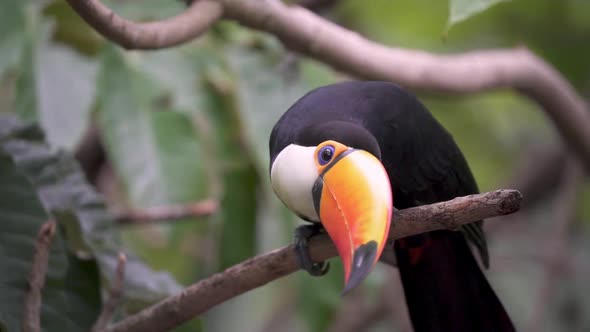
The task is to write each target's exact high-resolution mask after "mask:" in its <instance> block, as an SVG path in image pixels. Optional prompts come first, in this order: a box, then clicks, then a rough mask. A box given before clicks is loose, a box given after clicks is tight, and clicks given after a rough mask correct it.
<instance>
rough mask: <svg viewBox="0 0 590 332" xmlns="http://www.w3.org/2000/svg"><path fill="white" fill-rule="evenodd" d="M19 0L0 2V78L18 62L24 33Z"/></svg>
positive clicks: (22, 15)
mask: <svg viewBox="0 0 590 332" xmlns="http://www.w3.org/2000/svg"><path fill="white" fill-rule="evenodd" d="M22 2H23V1H21V0H2V1H0V77H1V76H2V75H3V74H4V72H5V71H6V70H7V69H8V68H10V67H11V66H13V65H15V64H16V63H17V62H18V57H19V55H20V52H21V49H22V46H23V41H24V31H25V13H24V6H23V4H22Z"/></svg>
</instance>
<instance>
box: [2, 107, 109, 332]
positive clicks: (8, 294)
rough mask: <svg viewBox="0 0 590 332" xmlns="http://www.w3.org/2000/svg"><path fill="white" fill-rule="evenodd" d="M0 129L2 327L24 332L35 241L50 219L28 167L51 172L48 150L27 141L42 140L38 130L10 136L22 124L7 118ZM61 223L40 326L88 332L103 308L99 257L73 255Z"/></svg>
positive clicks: (55, 243)
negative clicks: (28, 174)
mask: <svg viewBox="0 0 590 332" xmlns="http://www.w3.org/2000/svg"><path fill="white" fill-rule="evenodd" d="M0 128H2V131H1V132H0V220H1V221H0V271H2V273H0V326H3V327H4V329H5V330H6V331H20V330H21V328H20V324H21V319H22V317H23V309H24V298H25V295H26V293H27V291H28V283H27V278H28V276H29V274H30V270H31V264H32V257H33V251H34V246H35V239H36V237H37V233H38V231H39V229H40V227H41V225H42V224H43V223H44V222H46V221H47V220H48V219H50V218H51V217H50V214H48V213H47V212H46V210H45V207H44V205H43V203H42V202H41V200H40V199H39V196H38V191H37V188H36V186H35V185H34V184H33V183H32V182H31V180H30V178H28V176H26V173H27V171H26V170H25V168H27V167H35V168H36V169H37V170H38V171H39V172H40V173H43V172H44V171H47V170H48V169H47V167H46V166H47V165H46V164H45V163H44V162H43V161H44V159H45V157H46V153H45V151H43V150H39V149H36V148H35V147H33V146H32V145H30V143H29V142H28V140H29V139H38V138H39V136H40V134H39V132H38V131H36V130H35V129H34V128H31V127H28V128H26V127H25V128H20V129H22V130H20V131H18V130H17V131H16V132H11V131H10V129H19V128H18V124H17V123H16V121H14V119H11V118H7V117H6V116H2V117H0ZM47 180H49V179H47ZM49 182H50V181H49ZM53 184H54V183H47V184H46V185H53ZM57 221H58V222H60V220H59V219H58V220H57ZM59 225H60V226H59V227H58V230H57V232H56V234H55V237H54V239H53V241H52V245H51V250H50V258H49V264H48V272H47V276H46V280H45V287H44V288H43V293H42V296H43V298H42V301H43V302H42V306H41V325H42V328H43V330H44V331H64V332H66V331H85V330H88V329H89V328H90V327H91V326H92V324H93V323H94V321H95V319H96V317H97V315H98V312H99V310H100V304H101V301H100V281H99V272H98V267H97V264H96V261H95V260H94V259H80V258H78V257H76V256H74V255H73V254H72V252H71V251H70V250H69V249H68V245H67V241H66V238H67V236H66V233H65V231H64V229H63V227H61V223H59Z"/></svg>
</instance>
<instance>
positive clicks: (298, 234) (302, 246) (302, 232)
mask: <svg viewBox="0 0 590 332" xmlns="http://www.w3.org/2000/svg"><path fill="white" fill-rule="evenodd" d="M322 230H323V227H322V226H321V225H320V224H313V225H301V226H299V227H297V228H295V253H296V255H297V258H298V259H299V264H300V265H301V268H302V269H304V270H305V271H307V273H309V274H310V275H312V276H314V277H320V276H323V275H324V274H326V273H328V271H329V270H330V263H329V262H319V263H314V262H313V261H312V260H311V256H310V255H309V248H308V246H307V245H308V241H309V239H310V238H311V237H313V236H314V235H316V234H319V233H321V232H322Z"/></svg>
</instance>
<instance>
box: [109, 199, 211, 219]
mask: <svg viewBox="0 0 590 332" xmlns="http://www.w3.org/2000/svg"><path fill="white" fill-rule="evenodd" d="M218 209H219V203H218V202H217V201H216V200H213V199H207V200H204V201H200V202H194V203H189V204H179V205H170V206H158V207H151V208H145V209H141V210H129V211H124V212H120V213H115V221H116V222H117V223H119V224H141V223H146V222H156V221H162V220H178V219H185V218H197V217H206V216H209V215H211V214H213V213H215V212H217V210H218Z"/></svg>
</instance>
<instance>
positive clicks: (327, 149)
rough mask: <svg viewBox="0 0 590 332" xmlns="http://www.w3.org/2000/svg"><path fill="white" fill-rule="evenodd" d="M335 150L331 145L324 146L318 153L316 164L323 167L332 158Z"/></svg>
mask: <svg viewBox="0 0 590 332" xmlns="http://www.w3.org/2000/svg"><path fill="white" fill-rule="evenodd" d="M335 152H336V149H335V148H334V146H332V145H326V146H324V147H322V148H321V149H320V151H318V163H319V164H320V166H324V165H326V164H327V163H329V162H330V161H332V159H333V158H334V154H335Z"/></svg>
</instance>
